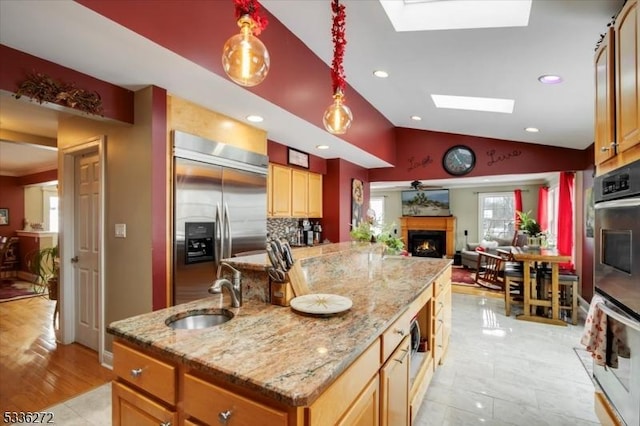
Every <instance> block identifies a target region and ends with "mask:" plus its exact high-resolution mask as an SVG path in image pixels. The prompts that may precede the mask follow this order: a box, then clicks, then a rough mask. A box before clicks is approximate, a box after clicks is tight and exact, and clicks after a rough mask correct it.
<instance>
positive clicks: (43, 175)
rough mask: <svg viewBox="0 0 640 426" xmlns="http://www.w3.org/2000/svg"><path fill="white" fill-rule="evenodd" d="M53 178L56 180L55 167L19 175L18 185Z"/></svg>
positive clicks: (43, 181)
mask: <svg viewBox="0 0 640 426" xmlns="http://www.w3.org/2000/svg"><path fill="white" fill-rule="evenodd" d="M54 180H58V170H57V169H54V170H48V171H46V172H40V173H33V174H30V175H25V176H20V177H19V178H18V181H19V183H20V185H33V184H36V183H45V182H52V181H54Z"/></svg>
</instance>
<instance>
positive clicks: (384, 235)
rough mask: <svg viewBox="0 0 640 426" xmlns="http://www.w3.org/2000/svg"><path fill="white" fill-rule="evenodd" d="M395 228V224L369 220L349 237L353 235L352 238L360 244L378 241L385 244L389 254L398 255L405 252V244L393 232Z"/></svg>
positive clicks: (357, 227) (353, 230) (354, 229)
mask: <svg viewBox="0 0 640 426" xmlns="http://www.w3.org/2000/svg"><path fill="white" fill-rule="evenodd" d="M394 228H395V223H391V224H384V223H378V222H376V220H375V219H373V218H369V219H368V220H363V221H362V222H360V223H359V224H358V226H356V227H354V228H353V229H351V231H350V232H349V235H351V238H353V239H354V240H356V241H360V242H376V241H377V242H379V243H383V244H384V245H385V246H386V248H387V252H388V253H390V254H398V253H400V252H402V250H404V242H403V241H402V239H400V238H398V237H397V236H395V234H394V233H393V232H392V230H393V229H394Z"/></svg>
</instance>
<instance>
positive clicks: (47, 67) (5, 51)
mask: <svg viewBox="0 0 640 426" xmlns="http://www.w3.org/2000/svg"><path fill="white" fill-rule="evenodd" d="M0 57H1V58H2V66H1V67H0V89H2V90H6V91H8V92H12V93H13V92H15V91H16V90H18V87H19V86H20V83H21V82H22V81H23V80H24V79H25V78H26V77H27V75H28V74H31V73H32V72H34V71H35V72H39V73H43V74H46V75H48V76H50V77H52V78H53V79H54V80H61V81H64V82H67V83H74V84H75V85H76V86H77V87H78V88H81V89H85V90H89V91H96V92H97V93H98V94H99V95H100V97H101V98H102V105H103V108H104V112H103V116H104V117H108V118H112V119H114V120H119V121H123V122H126V123H133V92H131V91H130V90H127V89H123V88H122V87H118V86H115V85H113V84H110V83H107V82H104V81H101V80H98V79H96V78H93V77H90V76H88V75H86V74H81V73H79V72H77V71H74V70H72V69H70V68H66V67H63V66H60V65H58V64H54V63H53V62H49V61H45V60H44V59H40V58H37V57H35V56H31V55H29V54H26V53H24V52H20V51H19V50H15V49H12V48H10V47H7V46H4V45H2V44H0Z"/></svg>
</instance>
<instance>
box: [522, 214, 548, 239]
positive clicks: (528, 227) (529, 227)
mask: <svg viewBox="0 0 640 426" xmlns="http://www.w3.org/2000/svg"><path fill="white" fill-rule="evenodd" d="M516 213H517V215H518V218H519V219H520V229H522V230H523V231H526V232H527V234H529V236H530V237H537V236H538V235H540V234H541V233H542V232H541V229H540V224H539V223H538V222H536V220H535V219H534V218H533V217H531V210H529V211H528V212H526V213H524V212H520V211H517V212H516Z"/></svg>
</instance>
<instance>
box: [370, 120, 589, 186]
mask: <svg viewBox="0 0 640 426" xmlns="http://www.w3.org/2000/svg"><path fill="white" fill-rule="evenodd" d="M396 138H397V142H396V145H397V153H396V157H397V162H396V163H395V165H396V167H392V168H378V169H371V170H369V180H370V181H371V182H376V181H399V180H414V179H419V180H420V179H447V178H451V177H452V176H451V175H449V174H448V173H447V172H445V170H444V168H443V167H442V157H443V156H444V154H445V152H446V150H447V149H448V148H450V147H452V146H454V145H466V146H468V147H469V148H471V149H472V150H473V151H474V153H475V155H476V165H475V167H474V169H473V170H472V171H471V172H470V173H469V174H467V175H465V177H470V176H491V175H503V174H520V173H540V172H552V171H564V170H584V169H585V168H586V167H588V165H589V164H591V163H592V162H593V153H592V154H591V155H589V153H588V152H587V150H575V149H568V148H558V147H553V146H546V145H538V144H529V143H523V142H513V141H507V140H500V139H490V138H480V137H477V136H468V135H457V134H452V133H440V132H431V131H427V130H415V129H407V128H397V129H396ZM592 152H593V151H592Z"/></svg>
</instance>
